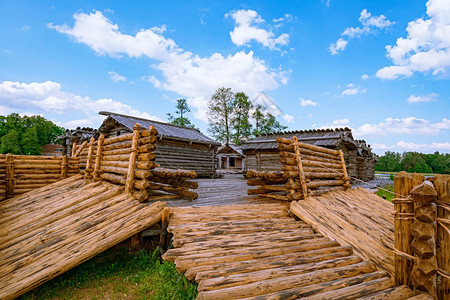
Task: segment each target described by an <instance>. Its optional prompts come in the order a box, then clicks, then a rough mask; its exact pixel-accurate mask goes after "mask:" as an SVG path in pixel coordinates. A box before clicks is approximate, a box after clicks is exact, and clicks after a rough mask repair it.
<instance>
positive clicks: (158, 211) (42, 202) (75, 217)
mask: <svg viewBox="0 0 450 300" xmlns="http://www.w3.org/2000/svg"><path fill="white" fill-rule="evenodd" d="M156 134H157V132H156V130H155V129H154V128H149V129H145V130H142V129H141V128H140V127H139V126H138V125H137V124H136V126H135V128H134V132H133V133H132V134H129V135H122V136H118V137H114V138H110V139H103V137H102V136H100V138H99V139H98V141H97V142H96V145H97V147H96V154H95V155H94V154H93V152H94V151H93V150H94V142H95V141H94V140H91V142H90V144H89V148H88V158H87V160H86V164H87V165H86V168H85V171H84V176H82V175H75V176H72V177H69V178H66V179H63V180H61V181H58V182H56V183H52V184H50V185H47V186H45V187H41V188H38V189H35V190H33V191H30V192H27V193H24V194H22V195H19V196H15V197H13V198H9V199H6V200H3V201H0V299H13V298H15V297H18V296H20V295H21V294H23V293H25V292H27V291H29V290H31V289H33V288H35V287H37V286H39V285H40V284H42V283H44V282H46V281H48V280H50V279H52V278H54V277H56V276H58V275H60V274H62V273H64V272H66V271H68V270H69V269H71V268H73V267H75V266H77V265H79V264H81V263H82V262H84V261H86V260H88V259H90V258H92V257H94V256H95V255H97V254H99V253H101V252H103V251H105V250H107V249H108V248H110V247H112V246H114V245H116V244H118V243H120V242H122V241H124V240H126V239H128V238H130V237H133V236H135V235H136V234H138V233H139V232H141V231H143V230H144V229H146V228H148V227H150V226H152V225H153V224H155V223H157V222H159V221H161V219H162V213H163V209H164V207H165V202H159V201H158V202H153V203H151V204H143V203H141V202H142V201H145V200H146V199H148V198H149V194H148V192H147V188H148V187H149V182H148V181H147V178H149V177H150V176H151V174H152V173H151V170H150V169H152V168H154V165H153V159H154V154H153V152H152V149H153V148H154V144H153V143H154V142H155V140H156V139H155V138H156ZM102 146H103V147H102ZM102 150H103V152H102ZM175 173H176V174H175V175H174V176H183V174H184V172H182V171H177V172H175ZM187 173H189V172H187ZM153 175H154V176H161V177H164V176H169V175H173V172H169V171H167V172H166V171H164V170H159V171H156V172H155V173H154V174H153Z"/></svg>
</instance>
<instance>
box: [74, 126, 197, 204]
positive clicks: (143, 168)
mask: <svg viewBox="0 0 450 300" xmlns="http://www.w3.org/2000/svg"><path fill="white" fill-rule="evenodd" d="M157 134H158V132H157V131H156V129H155V128H154V127H153V126H151V127H150V128H149V129H143V128H141V127H140V126H139V124H135V126H134V130H133V133H128V134H123V135H119V136H114V137H109V138H106V139H105V138H104V136H103V135H100V137H99V139H98V140H97V141H95V140H94V139H91V141H90V143H83V144H81V145H78V146H74V147H73V149H74V150H73V151H72V153H73V154H74V155H75V156H77V157H79V159H80V163H81V164H83V163H85V168H84V172H83V173H84V176H85V179H86V180H88V181H98V180H106V181H109V182H112V183H114V184H118V185H123V186H124V187H125V190H126V192H128V193H131V194H133V196H134V197H135V198H136V199H137V200H139V201H141V202H144V201H147V200H164V199H173V198H183V197H186V198H188V199H190V200H193V199H196V198H197V197H198V196H197V194H196V193H194V192H192V191H190V189H196V188H197V186H198V185H197V183H196V182H192V181H190V179H193V178H195V177H196V176H197V173H196V172H194V171H184V170H169V169H163V168H158V167H159V165H158V164H157V163H156V162H155V160H156V153H155V149H156V142H157Z"/></svg>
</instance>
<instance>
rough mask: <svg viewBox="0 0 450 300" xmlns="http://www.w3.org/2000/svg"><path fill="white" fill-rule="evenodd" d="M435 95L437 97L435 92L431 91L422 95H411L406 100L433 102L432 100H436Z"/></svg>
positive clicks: (409, 101)
mask: <svg viewBox="0 0 450 300" xmlns="http://www.w3.org/2000/svg"><path fill="white" fill-rule="evenodd" d="M437 97H439V95H438V94H436V93H431V94H428V95H424V96H414V95H411V96H409V98H408V99H407V100H406V102H408V103H418V102H433V101H437V99H436V98H437Z"/></svg>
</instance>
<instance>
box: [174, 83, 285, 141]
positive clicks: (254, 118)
mask: <svg viewBox="0 0 450 300" xmlns="http://www.w3.org/2000/svg"><path fill="white" fill-rule="evenodd" d="M188 112H190V109H189V107H188V105H187V103H186V99H178V100H177V110H176V112H175V113H176V115H178V117H175V116H173V115H172V114H170V113H168V114H167V116H168V119H169V121H170V122H171V123H172V124H176V125H180V126H184V127H189V128H195V126H194V125H193V124H192V123H191V121H190V120H189V119H188V118H186V117H185V114H186V113H188ZM207 113H208V121H209V128H208V132H209V133H210V134H211V135H212V136H213V137H214V138H215V139H216V140H217V141H220V142H223V143H226V144H229V143H230V142H231V143H232V144H235V145H240V144H242V142H243V141H245V140H247V139H249V138H252V137H255V136H258V135H261V134H264V133H271V132H276V131H282V130H284V129H286V128H287V127H286V126H283V125H282V124H281V123H280V122H278V121H277V119H276V117H275V116H274V115H273V114H272V113H270V112H269V111H268V110H267V108H266V107H264V106H263V105H260V104H258V105H254V104H253V103H252V102H251V101H250V100H249V99H248V96H247V95H246V94H245V93H244V92H237V93H235V92H233V91H232V90H231V88H224V87H221V88H218V89H217V90H216V91H215V92H214V94H213V95H212V96H211V98H210V99H209V101H208V112H207Z"/></svg>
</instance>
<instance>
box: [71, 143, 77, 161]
mask: <svg viewBox="0 0 450 300" xmlns="http://www.w3.org/2000/svg"><path fill="white" fill-rule="evenodd" d="M75 151H77V142H73V144H72V153H71V155H70V156H72V157H75Z"/></svg>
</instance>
